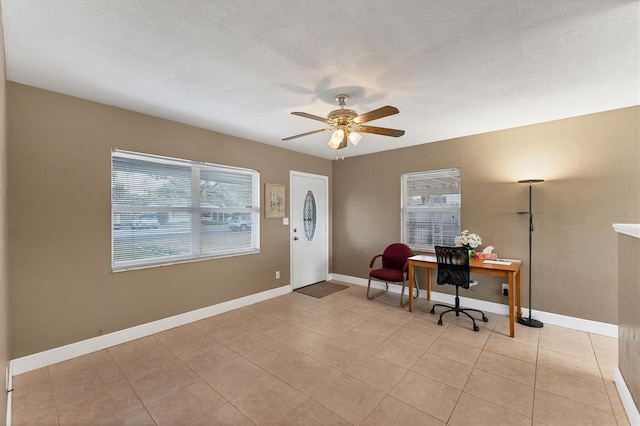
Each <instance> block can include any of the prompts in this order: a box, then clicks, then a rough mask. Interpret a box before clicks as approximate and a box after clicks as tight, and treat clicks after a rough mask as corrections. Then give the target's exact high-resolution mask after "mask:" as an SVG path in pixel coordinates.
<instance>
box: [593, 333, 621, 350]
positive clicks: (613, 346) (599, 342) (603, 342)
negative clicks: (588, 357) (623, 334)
mask: <svg viewBox="0 0 640 426" xmlns="http://www.w3.org/2000/svg"><path fill="white" fill-rule="evenodd" d="M589 338H590V339H591V345H592V346H593V347H594V348H596V349H597V348H601V349H608V350H610V351H617V350H618V338H617V337H609V336H602V335H600V334H595V333H589Z"/></svg>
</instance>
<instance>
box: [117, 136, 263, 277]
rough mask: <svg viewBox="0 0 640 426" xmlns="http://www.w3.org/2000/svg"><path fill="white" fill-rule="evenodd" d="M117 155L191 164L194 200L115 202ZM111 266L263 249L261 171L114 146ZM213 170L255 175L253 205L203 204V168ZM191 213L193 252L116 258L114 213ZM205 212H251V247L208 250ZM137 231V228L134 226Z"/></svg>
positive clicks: (131, 267) (169, 262)
mask: <svg viewBox="0 0 640 426" xmlns="http://www.w3.org/2000/svg"><path fill="white" fill-rule="evenodd" d="M116 158H126V159H128V160H132V161H136V160H138V161H140V162H141V164H142V162H146V163H153V164H154V165H163V164H164V165H166V166H180V167H185V168H187V167H188V168H189V170H190V172H191V202H190V205H189V206H181V207H176V206H173V207H172V206H134V205H120V204H114V185H113V182H114V180H113V179H114V177H113V176H114V161H115V159H116ZM110 159H111V191H110V198H111V269H112V271H113V272H120V271H127V270H134V269H142V268H150V267H158V266H168V265H173V264H176V263H187V262H198V261H203V260H210V259H216V258H224V257H231V256H241V255H247V254H256V253H260V216H261V215H260V195H261V194H260V172H259V171H257V170H253V169H246V168H241V167H233V166H225V165H219V164H213V163H206V162H199V161H192V160H186V159H180V158H171V157H163V156H159V155H153V154H146V153H139V152H132V151H124V150H118V149H114V150H113V151H112V152H111V157H110ZM203 170H204V171H212V172H214V173H222V174H224V173H229V174H235V175H238V174H240V175H244V176H250V178H251V206H250V207H246V208H237V207H236V208H221V207H211V206H206V205H202V204H203V202H202V200H201V192H200V173H201V171H203ZM145 212H147V213H151V212H153V213H162V212H166V213H188V214H190V216H191V226H190V236H191V253H190V254H187V255H185V254H181V255H169V256H156V257H150V258H143V259H135V260H125V261H116V260H115V250H114V248H115V247H114V246H115V242H116V241H115V230H116V229H115V228H114V217H115V214H117V213H135V214H141V215H142V214H145ZM205 213H207V214H208V213H211V214H213V213H222V214H224V213H227V214H238V215H241V216H244V215H246V214H250V215H251V216H250V217H251V244H250V247H241V248H229V249H226V250H223V251H219V252H216V253H210V252H204V253H203V251H202V247H201V236H202V229H203V226H202V218H203V214H205ZM132 231H133V229H132Z"/></svg>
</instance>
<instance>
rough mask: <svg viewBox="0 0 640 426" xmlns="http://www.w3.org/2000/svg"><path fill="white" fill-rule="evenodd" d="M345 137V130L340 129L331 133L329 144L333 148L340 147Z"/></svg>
mask: <svg viewBox="0 0 640 426" xmlns="http://www.w3.org/2000/svg"><path fill="white" fill-rule="evenodd" d="M343 139H344V130H342V129H338V130H336V131H335V132H333V134H332V135H331V139H329V146H330V147H331V148H333V149H338V147H339V146H340V144H341V143H342V140H343Z"/></svg>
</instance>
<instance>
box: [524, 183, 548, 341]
mask: <svg viewBox="0 0 640 426" xmlns="http://www.w3.org/2000/svg"><path fill="white" fill-rule="evenodd" d="M538 182H544V179H524V180H519V181H518V183H528V184H529V211H527V212H518V214H528V215H529V317H528V318H524V317H522V316H521V317H520V318H518V323H520V324H522V325H526V326H527V327H534V328H542V327H543V326H544V324H543V323H542V321H538V320H535V319H533V318H531V287H533V286H532V285H531V242H532V236H533V210H532V209H531V191H532V185H533V184H534V183H538Z"/></svg>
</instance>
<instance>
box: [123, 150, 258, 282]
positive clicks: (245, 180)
mask: <svg viewBox="0 0 640 426" xmlns="http://www.w3.org/2000/svg"><path fill="white" fill-rule="evenodd" d="M111 165H112V169H111V216H112V234H111V235H112V240H111V247H112V250H111V252H112V268H113V270H123V269H129V268H139V267H143V266H154V265H164V264H170V263H175V262H183V261H189V260H198V259H207V258H212V257H220V256H232V255H238V254H247V253H256V252H258V251H259V250H260V229H259V226H260V191H259V188H260V174H259V173H258V172H257V171H255V170H248V169H239V168H233V167H225V166H218V165H213V164H207V163H198V162H193V161H187V160H179V159H173V158H166V157H157V156H152V155H146V154H137V153H131V152H124V151H114V152H113V153H112V155H111Z"/></svg>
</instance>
